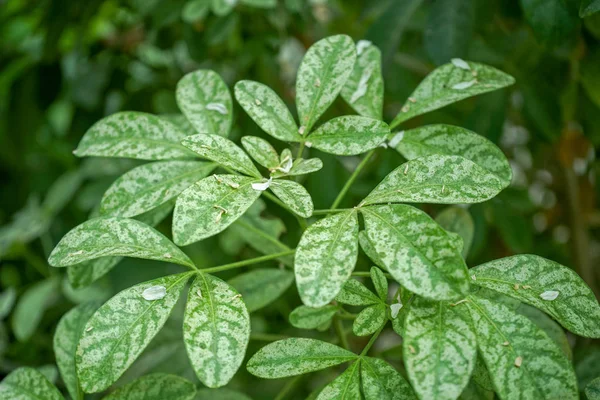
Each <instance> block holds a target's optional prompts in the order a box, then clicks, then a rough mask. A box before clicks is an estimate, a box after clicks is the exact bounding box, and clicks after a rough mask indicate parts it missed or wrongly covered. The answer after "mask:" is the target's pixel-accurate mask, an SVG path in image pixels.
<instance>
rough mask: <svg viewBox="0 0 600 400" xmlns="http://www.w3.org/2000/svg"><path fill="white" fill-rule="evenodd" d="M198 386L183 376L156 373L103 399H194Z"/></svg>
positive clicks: (139, 379)
mask: <svg viewBox="0 0 600 400" xmlns="http://www.w3.org/2000/svg"><path fill="white" fill-rule="evenodd" d="M195 396H196V386H195V385H194V384H193V383H192V382H190V381H188V380H187V379H184V378H182V377H179V376H176V375H170V374H162V373H155V374H149V375H145V376H142V377H141V378H138V379H136V380H135V381H133V382H131V383H129V384H127V385H125V386H123V387H120V388H118V389H117V390H115V391H114V392H112V393H111V394H109V395H108V396H106V397H104V399H103V400H165V399H169V400H193V399H194V398H195Z"/></svg>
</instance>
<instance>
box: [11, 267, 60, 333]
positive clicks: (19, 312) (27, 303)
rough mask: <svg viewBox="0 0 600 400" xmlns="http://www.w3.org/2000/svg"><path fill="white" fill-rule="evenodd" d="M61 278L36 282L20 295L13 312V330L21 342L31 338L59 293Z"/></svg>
mask: <svg viewBox="0 0 600 400" xmlns="http://www.w3.org/2000/svg"><path fill="white" fill-rule="evenodd" d="M59 285H60V280H59V279H58V277H57V276H54V277H50V278H48V279H45V280H43V281H39V282H36V283H34V284H33V285H32V286H31V287H29V288H27V290H26V291H25V292H24V293H23V294H22V295H21V296H20V297H19V299H18V300H17V305H16V306H15V310H14V311H13V314H12V330H13V333H14V335H15V337H16V338H17V340H18V341H19V342H25V341H27V340H29V338H31V336H32V335H33V333H34V332H35V330H36V328H37V327H38V325H39V323H40V321H41V320H42V316H43V315H44V312H45V311H46V308H47V307H49V306H50V305H51V304H52V302H54V301H55V298H56V297H55V296H56V295H57V293H58V290H59Z"/></svg>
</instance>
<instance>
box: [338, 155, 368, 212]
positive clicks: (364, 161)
mask: <svg viewBox="0 0 600 400" xmlns="http://www.w3.org/2000/svg"><path fill="white" fill-rule="evenodd" d="M373 154H375V149H373V150H371V151H369V152H368V153H367V155H366V156H365V157H364V158H363V159H362V161H361V162H360V164H358V166H357V167H356V169H355V170H354V172H353V173H352V175H350V178H348V180H347V181H346V184H345V185H344V187H343V188H342V190H341V191H340V193H339V194H338V196H337V197H336V198H335V200H334V202H333V204H332V205H331V209H332V210H335V209H336V208H337V207H338V206H339V205H340V203H341V202H342V200H343V199H344V196H346V193H347V192H348V190H349V189H350V187H351V186H352V184H353V183H354V181H355V180H356V178H358V175H359V174H360V172H361V171H362V170H363V168H364V167H365V165H367V162H369V160H370V159H371V157H373Z"/></svg>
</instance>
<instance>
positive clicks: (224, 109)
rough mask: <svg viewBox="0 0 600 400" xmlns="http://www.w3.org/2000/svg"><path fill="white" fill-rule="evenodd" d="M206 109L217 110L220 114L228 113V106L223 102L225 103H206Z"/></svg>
mask: <svg viewBox="0 0 600 400" xmlns="http://www.w3.org/2000/svg"><path fill="white" fill-rule="evenodd" d="M206 109H207V110H211V111H216V112H218V113H219V114H223V115H227V114H228V111H227V107H225V104H223V103H208V104H207V105H206Z"/></svg>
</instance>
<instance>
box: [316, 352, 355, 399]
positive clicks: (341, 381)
mask: <svg viewBox="0 0 600 400" xmlns="http://www.w3.org/2000/svg"><path fill="white" fill-rule="evenodd" d="M359 366H360V360H359V361H356V362H354V363H352V365H350V366H349V367H348V369H346V370H345V371H344V372H343V373H342V374H340V375H339V376H338V377H337V378H335V379H334V380H333V381H331V382H330V383H329V384H328V385H327V386H325V387H324V388H323V390H321V393H319V396H317V399H316V400H355V399H360V398H361V395H360V377H359V375H358V374H359V372H360V369H359Z"/></svg>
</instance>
